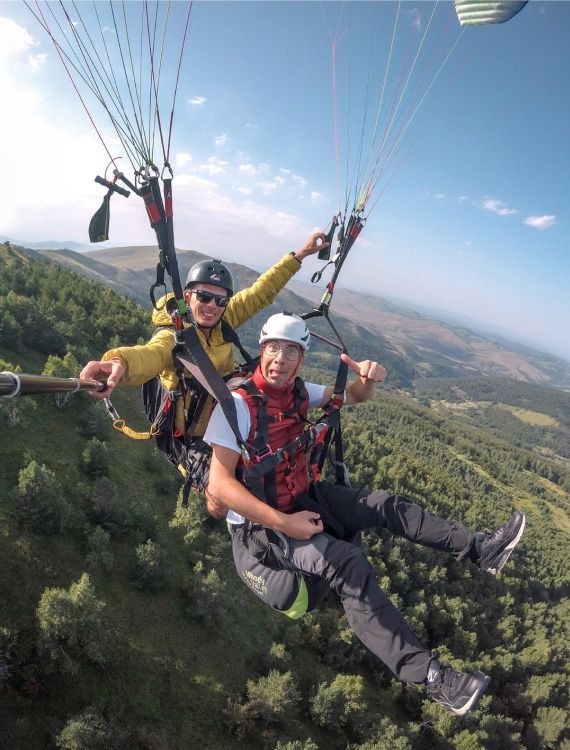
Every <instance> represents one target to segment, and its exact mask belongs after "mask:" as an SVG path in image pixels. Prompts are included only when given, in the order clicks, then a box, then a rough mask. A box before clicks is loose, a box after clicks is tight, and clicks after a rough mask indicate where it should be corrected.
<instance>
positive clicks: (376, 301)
mask: <svg viewBox="0 0 570 750" xmlns="http://www.w3.org/2000/svg"><path fill="white" fill-rule="evenodd" d="M34 252H35V253H39V254H40V255H43V256H44V257H45V258H46V259H49V260H52V261H54V262H57V263H59V264H60V265H64V266H66V267H69V268H72V269H73V270H75V271H77V272H78V273H81V274H83V275H86V276H87V277H89V278H92V279H93V280H96V281H99V282H101V283H103V284H106V285H108V286H111V287H112V288H113V289H114V290H115V291H117V292H119V293H123V294H125V295H127V296H129V297H130V298H132V299H134V300H135V301H137V302H138V303H139V304H141V305H143V306H144V307H146V308H147V309H148V308H149V307H150V298H149V294H148V290H149V288H150V286H151V284H152V283H153V282H154V281H155V277H156V271H155V268H156V263H157V256H158V252H157V249H156V247H154V246H128V247H117V248H104V249H97V250H91V251H89V252H82V253H77V252H75V251H73V250H71V249H69V248H65V249H60V250H54V249H51V248H50V249H45V248H35V249H34ZM177 253H178V261H179V265H180V268H181V269H185V268H189V267H190V266H191V265H192V264H193V263H195V262H196V261H198V260H201V259H203V258H204V257H206V256H204V255H203V254H201V253H199V252H197V251H194V250H178V251H177ZM228 265H229V267H230V268H231V270H232V273H234V275H235V277H236V285H237V286H238V287H240V288H244V287H246V286H249V285H250V284H251V283H253V281H254V280H255V279H256V278H257V277H258V273H257V272H256V271H253V270H252V269H251V268H249V267H247V266H244V265H242V264H239V263H231V262H230V263H228ZM322 293H323V290H322V288H318V287H316V286H313V285H311V284H307V283H305V282H302V281H297V280H296V279H293V280H291V281H290V282H289V284H288V285H287V287H286V289H285V290H284V291H283V292H281V293H280V295H279V299H278V301H279V304H280V305H281V306H282V307H281V309H284V307H285V309H291V310H293V311H294V312H297V313H301V312H306V311H307V309H308V308H309V306H310V305H313V306H317V305H318V304H319V302H320V299H321V296H322ZM305 301H307V302H308V303H309V304H308V305H306V304H305ZM283 306H284V307H283ZM332 311H333V318H334V319H338V318H340V319H342V320H343V323H344V329H345V330H346V328H347V326H348V328H349V329H350V332H351V334H352V335H354V336H355V337H356V339H357V346H356V349H357V352H358V353H362V356H366V355H365V350H366V346H365V343H366V341H367V339H369V340H370V342H371V344H372V349H373V351H372V352H371V353H370V355H369V356H373V355H374V356H377V355H378V354H380V355H383V357H384V359H386V357H388V359H390V355H391V357H392V358H393V362H394V363H396V364H397V366H398V367H399V368H400V369H402V370H403V371H404V370H405V377H404V380H406V381H409V380H410V375H411V378H412V379H413V378H416V377H462V376H472V375H477V374H479V375H481V374H482V375H489V376H503V377H509V378H514V379H516V380H521V381H523V382H528V383H535V384H539V385H540V384H542V385H547V386H549V387H555V388H561V389H564V390H569V389H570V364H569V363H567V362H565V361H564V360H563V359H561V358H559V357H556V356H555V355H551V354H548V353H545V352H538V351H536V350H534V349H531V348H530V347H526V346H525V345H523V344H520V343H515V342H510V341H508V342H507V340H506V339H505V338H504V337H499V336H496V335H492V334H488V335H484V334H482V333H478V332H475V331H473V330H471V329H469V328H468V327H466V326H464V325H460V324H454V323H451V322H447V321H443V320H439V319H435V318H431V317H428V316H427V315H425V314H422V313H420V312H417V311H415V310H413V309H412V308H406V307H404V306H403V305H400V304H396V303H394V302H391V301H389V300H387V299H385V298H382V297H380V296H376V295H372V294H367V293H360V292H355V291H352V290H349V289H344V288H337V289H335V296H334V303H333V306H332ZM317 330H320V328H317ZM323 332H324V331H323ZM248 338H249V339H250V340H251V341H252V342H253V343H254V344H255V341H254V338H255V334H254V333H253V332H252V331H249V336H248ZM375 344H376V345H375ZM390 364H393V363H392V362H390Z"/></svg>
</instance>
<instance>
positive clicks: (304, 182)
mask: <svg viewBox="0 0 570 750" xmlns="http://www.w3.org/2000/svg"><path fill="white" fill-rule="evenodd" d="M293 179H294V180H295V182H296V183H298V184H299V185H300V186H301V187H306V185H307V180H306V179H305V178H304V177H301V176H300V175H298V174H294V175H293Z"/></svg>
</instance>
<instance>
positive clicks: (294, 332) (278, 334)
mask: <svg viewBox="0 0 570 750" xmlns="http://www.w3.org/2000/svg"><path fill="white" fill-rule="evenodd" d="M275 339H279V340H281V341H292V342H293V343H294V344H299V346H300V347H302V349H303V351H305V352H306V351H307V349H308V348H309V344H310V343H311V334H310V332H309V329H308V328H307V325H306V323H305V321H304V320H303V319H302V318H300V317H299V316H298V315H294V314H293V313H290V312H282V313H277V314H276V315H272V316H271V317H270V318H269V320H268V321H267V323H265V324H264V325H263V327H262V329H261V335H260V337H259V343H260V344H263V343H264V342H265V341H273V340H275Z"/></svg>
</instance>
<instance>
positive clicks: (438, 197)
mask: <svg viewBox="0 0 570 750" xmlns="http://www.w3.org/2000/svg"><path fill="white" fill-rule="evenodd" d="M433 197H434V198H435V199H436V200H438V201H439V200H441V199H442V198H445V194H444V193H435V195H434V196H433Z"/></svg>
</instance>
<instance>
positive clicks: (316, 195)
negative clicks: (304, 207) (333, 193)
mask: <svg viewBox="0 0 570 750" xmlns="http://www.w3.org/2000/svg"><path fill="white" fill-rule="evenodd" d="M322 199H323V196H322V193H319V192H318V191H317V190H313V191H311V203H318V202H319V201H321V200H322Z"/></svg>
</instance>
